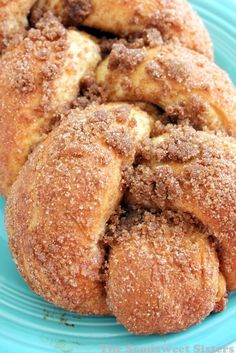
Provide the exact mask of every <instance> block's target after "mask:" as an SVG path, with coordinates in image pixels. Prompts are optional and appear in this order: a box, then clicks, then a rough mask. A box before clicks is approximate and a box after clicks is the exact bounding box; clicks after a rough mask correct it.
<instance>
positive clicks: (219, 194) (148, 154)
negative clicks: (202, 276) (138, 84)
mask: <svg viewBox="0 0 236 353" xmlns="http://www.w3.org/2000/svg"><path fill="white" fill-rule="evenodd" d="M141 154H142V156H143V159H144V162H143V163H140V164H139V165H138V166H137V167H136V168H135V170H134V173H133V175H132V176H131V177H130V178H129V190H128V192H127V195H126V198H127V202H128V204H130V205H132V204H133V205H138V206H141V207H144V208H147V209H152V208H155V209H159V210H165V209H174V210H180V211H182V212H188V213H190V214H191V215H193V216H194V217H196V218H197V219H198V220H199V221H200V222H201V223H202V224H203V225H204V226H206V227H207V228H208V230H209V232H211V233H212V237H214V238H215V240H216V246H217V250H218V254H219V258H220V265H221V271H222V273H223V275H224V277H225V279H226V283H227V290H228V291H233V290H236V203H235V200H236V141H235V139H234V138H230V137H225V136H216V135H214V134H210V133H208V132H204V131H195V130H194V129H193V128H191V127H188V126H184V127H178V128H176V127H173V126H169V127H166V130H165V129H164V131H163V132H162V133H160V135H159V136H157V137H155V138H153V139H151V140H149V141H148V142H147V143H145V144H144V146H143V148H142V152H141Z"/></svg>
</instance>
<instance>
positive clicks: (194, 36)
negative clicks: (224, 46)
mask: <svg viewBox="0 0 236 353" xmlns="http://www.w3.org/2000/svg"><path fill="white" fill-rule="evenodd" d="M49 9H50V10H53V11H54V13H56V14H57V15H58V16H60V17H61V18H62V19H63V21H64V23H65V24H71V23H77V24H78V23H79V24H83V25H86V26H89V27H93V28H97V29H99V30H102V31H106V32H111V33H114V34H117V35H119V36H127V35H129V34H133V33H141V32H143V31H144V30H146V29H153V28H155V29H157V30H158V31H159V32H160V33H161V35H162V38H163V39H164V41H169V40H171V41H174V42H176V41H179V42H180V43H182V44H183V45H184V46H186V47H188V48H191V49H193V50H196V51H198V52H199V53H202V54H204V55H206V56H207V57H208V58H209V59H211V60H212V59H213V50H212V44H211V40H210V38H209V35H208V33H207V30H206V28H205V27H204V25H203V22H202V20H201V19H200V18H199V16H198V15H197V13H196V12H195V11H194V10H193V9H192V8H191V6H190V4H189V3H188V2H187V1H185V0H174V1H173V0H165V1H163V0H129V1H127V0H119V1H117V0H116V1H115V0H89V1H88V0H39V1H38V2H37V3H36V5H35V8H34V17H35V18H38V17H39V16H40V14H41V12H42V11H45V10H49Z"/></svg>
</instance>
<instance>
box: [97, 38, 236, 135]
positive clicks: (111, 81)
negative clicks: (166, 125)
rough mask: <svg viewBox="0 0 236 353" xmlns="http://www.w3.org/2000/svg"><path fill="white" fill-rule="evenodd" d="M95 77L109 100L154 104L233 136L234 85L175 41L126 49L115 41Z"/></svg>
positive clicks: (235, 115)
mask: <svg viewBox="0 0 236 353" xmlns="http://www.w3.org/2000/svg"><path fill="white" fill-rule="evenodd" d="M96 76H97V81H98V83H99V84H101V85H102V87H104V89H105V90H106V91H107V99H108V100H109V101H111V100H112V101H119V100H124V99H126V100H128V101H144V102H149V103H153V104H157V105H158V106H160V107H161V108H162V109H163V110H164V111H166V112H167V113H168V114H169V115H172V116H177V117H178V119H179V120H186V119H188V120H190V122H191V124H192V125H193V126H194V127H195V128H198V129H204V128H208V129H211V130H215V131H218V130H222V131H225V132H226V133H227V134H231V135H234V136H236V90H235V87H234V86H233V84H232V82H231V81H230V79H229V77H228V75H227V74H226V73H225V72H224V71H223V70H221V69H220V68H219V67H218V66H217V65H216V64H214V63H211V62H210V61H209V60H208V59H207V58H206V57H204V56H203V55H201V54H198V53H196V52H194V51H192V50H190V49H187V48H183V47H180V46H179V45H173V44H167V45H160V46H158V47H155V48H141V49H130V48H127V47H125V46H124V45H123V44H117V45H115V46H114V47H113V50H112V52H111V53H110V55H109V56H108V58H107V59H105V60H104V61H102V63H101V64H100V65H99V66H98V69H97V72H96Z"/></svg>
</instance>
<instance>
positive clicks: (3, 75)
mask: <svg viewBox="0 0 236 353" xmlns="http://www.w3.org/2000/svg"><path fill="white" fill-rule="evenodd" d="M99 60H100V49H99V46H98V45H97V44H96V42H95V41H94V39H93V38H92V37H90V36H89V35H88V34H86V33H84V32H78V31H76V30H74V29H69V30H66V29H65V28H64V27H63V26H62V25H61V24H60V23H59V22H58V20H57V19H56V18H55V17H53V16H52V15H50V14H46V15H45V16H44V17H43V18H42V19H41V20H40V21H39V22H38V24H37V25H36V28H35V29H34V28H32V29H31V30H30V31H29V32H28V34H27V36H26V37H25V39H24V40H22V41H21V42H20V43H19V44H17V45H13V46H10V47H8V49H7V50H6V51H5V52H4V54H3V55H2V56H1V57H0V94H1V103H0V145H1V148H0V193H1V194H3V195H5V196H7V194H8V192H9V189H10V187H11V185H12V183H13V182H14V181H15V179H16V177H17V175H18V173H19V170H20V169H21V167H22V166H23V164H24V163H25V161H26V159H27V156H28V154H29V153H30V151H31V150H32V149H33V148H34V146H35V145H36V144H37V143H38V142H39V141H40V140H42V139H43V138H44V137H45V134H47V133H48V131H49V130H51V128H52V127H53V125H54V123H55V122H56V120H57V119H58V116H59V114H60V113H62V112H63V111H64V110H65V109H68V107H69V106H70V103H71V101H72V100H73V99H74V98H75V97H76V96H77V94H78V90H79V83H80V80H81V78H82V77H83V76H84V75H85V74H86V73H88V72H90V71H93V69H94V68H95V67H96V65H97V63H98V61H99Z"/></svg>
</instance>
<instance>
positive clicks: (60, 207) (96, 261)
mask: <svg viewBox="0 0 236 353" xmlns="http://www.w3.org/2000/svg"><path fill="white" fill-rule="evenodd" d="M151 125H152V118H151V117H149V116H148V114H147V113H145V112H143V111H141V110H140V109H139V108H136V107H133V106H132V105H127V104H110V105H104V106H95V107H91V108H88V109H86V110H83V111H80V110H72V111H71V112H70V113H69V114H67V116H65V117H64V118H63V120H62V122H61V124H60V125H59V126H58V127H57V128H55V129H54V130H53V131H52V132H51V133H50V134H49V136H48V137H47V139H46V140H45V141H44V142H42V143H41V144H40V145H39V146H38V147H37V148H36V149H35V151H34V152H33V153H32V154H31V156H30V158H29V160H28V162H27V163H26V164H25V166H24V167H23V169H22V171H21V172H20V175H19V177H18V179H17V181H16V182H15V183H14V185H13V187H12V189H11V192H10V194H9V197H8V202H7V220H6V223H7V229H8V235H9V243H10V248H11V251H12V254H13V257H14V259H15V261H16V263H17V266H18V268H19V270H20V272H21V274H22V276H23V277H24V279H25V280H26V281H27V283H28V284H29V285H30V286H31V288H32V289H33V290H34V291H35V292H36V293H38V294H39V295H41V296H43V297H44V298H45V299H47V300H48V301H50V302H52V303H54V304H56V305H58V306H60V307H63V308H65V309H67V310H73V311H77V312H79V313H80V314H108V313H110V310H109V309H108V307H107V305H106V300H105V299H106V292H105V289H104V283H103V280H104V279H103V274H102V268H103V264H104V247H103V244H102V241H101V238H102V235H103V233H104V230H105V226H106V222H107V221H108V219H109V217H110V216H111V215H112V213H113V212H114V211H115V209H116V207H117V206H118V205H119V203H120V201H121V198H122V195H123V192H124V190H123V169H125V168H126V167H127V166H129V165H131V164H132V162H133V160H134V155H135V147H136V144H137V142H138V141H140V140H142V139H143V138H146V137H147V136H148V135H149V134H150V130H151Z"/></svg>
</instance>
